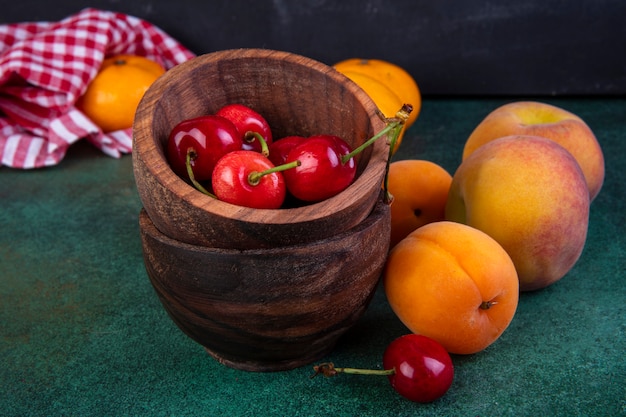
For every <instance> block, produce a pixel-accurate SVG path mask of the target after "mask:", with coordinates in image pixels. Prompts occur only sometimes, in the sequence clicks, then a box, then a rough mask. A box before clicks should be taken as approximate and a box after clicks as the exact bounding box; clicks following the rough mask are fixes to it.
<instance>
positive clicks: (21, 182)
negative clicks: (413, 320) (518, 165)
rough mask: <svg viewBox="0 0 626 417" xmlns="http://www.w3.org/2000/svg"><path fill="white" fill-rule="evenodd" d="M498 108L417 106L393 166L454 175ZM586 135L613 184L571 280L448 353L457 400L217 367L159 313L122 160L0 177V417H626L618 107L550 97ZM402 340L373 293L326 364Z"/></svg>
mask: <svg viewBox="0 0 626 417" xmlns="http://www.w3.org/2000/svg"><path fill="white" fill-rule="evenodd" d="M507 101H510V100H505V99H489V100H486V99H485V100H480V99H472V100H469V99H468V100H461V99H456V100H448V99H438V100H432V99H430V100H429V99H426V100H425V102H424V105H423V109H422V113H421V115H420V118H419V119H418V121H417V123H416V124H415V125H414V127H413V128H411V130H409V132H408V133H407V136H406V138H405V139H404V142H403V145H402V147H401V150H400V151H399V153H398V154H397V159H407V158H419V159H429V160H432V161H434V162H437V163H439V164H441V165H442V166H444V167H445V168H447V169H448V170H449V171H450V172H453V171H454V169H455V168H456V166H457V165H458V163H459V162H460V156H461V150H462V146H463V143H464V141H465V139H466V137H467V136H468V135H469V133H470V132H471V130H472V128H473V127H474V126H475V125H476V124H477V123H478V122H479V121H480V120H481V119H482V118H483V117H484V116H485V115H486V114H487V113H488V112H489V111H491V110H492V109H494V108H495V107H496V106H498V105H500V104H503V103H505V102H507ZM544 101H549V102H551V103H553V104H556V105H559V106H561V107H564V108H566V109H568V110H571V111H573V112H574V113H577V114H578V115H579V116H581V117H582V118H583V119H584V120H586V121H587V122H588V124H589V125H590V126H591V128H592V129H593V130H594V131H595V133H596V135H597V137H598V140H599V141H600V143H601V145H602V147H603V150H604V152H605V156H606V166H607V176H606V180H605V184H604V188H603V189H602V191H601V193H600V195H599V196H598V197H597V199H596V200H595V201H594V202H593V204H592V207H591V219H590V228H589V234H588V240H587V245H586V247H585V250H584V252H583V255H582V257H581V258H580V260H579V261H578V263H577V264H576V266H575V267H574V268H573V269H572V270H571V271H570V273H569V274H568V275H567V276H566V277H565V278H563V279H562V280H561V281H559V282H558V283H556V284H554V285H552V286H551V287H549V288H547V289H545V290H542V291H539V292H536V293H531V294H523V295H522V297H521V299H520V304H519V308H518V311H517V313H516V316H515V318H514V320H513V322H512V324H511V326H510V327H509V328H508V329H507V331H506V332H505V333H504V334H503V336H502V337H501V338H500V339H499V340H498V341H497V342H496V343H494V344H493V345H492V346H490V347H489V348H487V349H486V350H485V351H483V352H481V353H479V354H476V355H471V356H465V357H460V356H455V357H453V360H454V363H455V367H456V375H455V380H454V383H453V385H452V388H451V390H450V391H449V392H448V393H447V394H446V396H444V397H443V398H441V399H440V400H438V401H436V402H434V403H432V404H427V405H420V404H415V403H411V402H409V401H406V400H404V399H402V398H401V397H399V396H398V395H396V394H395V392H394V391H393V390H392V389H391V388H390V386H389V385H388V383H387V381H386V378H383V377H364V376H348V375H344V376H340V377H337V378H334V379H324V378H315V379H310V378H309V376H310V375H311V368H310V367H308V366H307V367H302V368H299V369H295V370H292V371H288V372H277V373H248V372H244V371H237V370H233V369H230V368H226V367H224V366H222V365H220V364H218V363H217V362H215V361H214V360H213V359H211V358H210V357H209V356H208V355H207V354H206V353H205V351H204V350H203V349H202V347H201V346H199V345H198V344H196V343H195V342H193V341H192V340H191V339H189V338H187V337H186V336H185V335H183V334H182V333H181V332H180V331H179V330H178V328H177V327H176V326H175V325H174V324H173V322H172V321H171V320H170V319H169V318H168V316H167V315H166V313H165V311H164V310H163V308H162V307H161V305H160V303H159V301H158V300H157V297H156V295H155V293H154V291H153V290H152V288H151V286H150V283H149V281H148V278H147V275H146V273H145V270H144V266H143V260H142V253H141V245H140V239H139V229H138V223H137V219H138V213H139V209H140V207H141V204H140V201H139V198H138V196H137V192H136V190H135V186H134V180H133V175H132V163H131V158H130V156H126V157H123V158H122V159H119V160H116V159H111V158H109V157H107V156H104V155H103V154H101V153H100V152H99V151H97V150H95V149H93V148H92V147H91V146H90V145H89V144H87V143H82V142H81V143H79V144H77V145H74V146H73V148H72V149H71V150H70V153H69V154H68V155H67V157H66V158H65V160H63V161H62V163H61V164H60V165H58V166H56V167H53V168H49V169H43V170H38V171H18V170H12V169H8V168H0V201H1V202H2V203H1V204H2V206H1V209H0V304H1V306H2V307H1V310H0V360H1V361H2V362H1V365H2V366H0V386H1V387H2V392H1V393H0V410H1V411H0V414H1V415H3V416H28V415H37V416H90V415H110V416H123V415H149V416H200V415H203V416H214V415H215V416H217V415H221V416H317V415H319V416H326V415H328V416H377V417H384V416H434V415H442V416H509V415H510V416H523V415H528V416H540V415H541V416H556V415H563V416H620V415H626V366H625V365H626V359H625V356H624V352H625V347H626V336H625V332H626V324H625V323H626V321H625V313H626V283H625V282H624V279H625V278H626V259H625V253H626V237H625V232H626V229H625V223H626V222H625V221H626V218H625V213H626V207H625V204H624V202H625V194H626V193H625V191H626V187H625V186H624V179H623V175H624V172H625V171H626V166H625V164H624V158H625V157H626V155H625V154H626V144H625V139H626V137H625V136H626V124H625V120H626V119H625V116H626V100H624V99H610V100H601V99H550V100H544ZM404 333H406V329H405V328H404V327H403V325H402V324H401V323H400V322H399V321H398V320H397V319H396V317H395V316H394V315H393V313H392V312H391V310H390V308H389V307H388V305H387V304H386V301H385V297H384V294H383V293H382V291H380V289H379V291H378V292H377V294H376V297H375V298H374V301H373V303H372V305H371V307H370V309H369V310H368V312H367V313H366V315H365V316H364V317H363V319H362V320H361V321H360V322H359V323H358V324H357V326H356V327H355V328H354V329H353V330H352V331H350V332H349V333H348V334H346V335H345V336H344V337H343V338H342V339H341V341H340V343H339V345H338V346H337V347H336V349H335V350H334V351H333V352H332V353H331V354H330V355H329V356H328V357H327V358H326V359H327V360H332V361H334V362H335V363H336V364H338V365H340V366H352V367H379V366H380V362H381V356H382V352H383V350H384V348H385V346H386V344H387V343H388V342H390V341H391V340H392V339H394V338H395V337H397V336H400V335H402V334H404Z"/></svg>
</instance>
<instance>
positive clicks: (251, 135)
mask: <svg viewBox="0 0 626 417" xmlns="http://www.w3.org/2000/svg"><path fill="white" fill-rule="evenodd" d="M243 139H244V140H245V141H246V142H248V143H252V142H254V140H255V139H256V140H258V141H259V143H260V144H261V154H262V155H263V156H268V155H269V154H270V149H269V147H268V146H267V141H266V140H265V138H264V137H263V135H261V134H260V133H259V132H255V131H253V130H249V131H247V132H246V134H245V135H243Z"/></svg>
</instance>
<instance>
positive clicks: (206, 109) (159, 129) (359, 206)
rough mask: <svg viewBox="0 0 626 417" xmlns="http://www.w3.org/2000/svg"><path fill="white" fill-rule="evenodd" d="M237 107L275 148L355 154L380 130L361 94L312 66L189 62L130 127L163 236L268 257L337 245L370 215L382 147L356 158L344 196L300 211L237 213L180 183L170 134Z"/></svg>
mask: <svg viewBox="0 0 626 417" xmlns="http://www.w3.org/2000/svg"><path fill="white" fill-rule="evenodd" d="M231 103H240V104H244V105H246V106H249V107H251V108H252V109H254V110H255V111H257V112H258V113H259V114H261V115H263V117H264V118H265V119H267V121H268V123H269V125H270V126H271V127H272V129H273V135H274V137H275V138H281V137H285V136H289V135H301V136H309V135H314V134H332V135H336V136H339V137H341V138H343V139H344V140H345V141H346V142H347V143H348V144H349V145H350V146H352V147H353V148H355V147H357V146H358V145H360V144H362V143H363V142H364V141H366V140H367V139H369V138H370V137H372V136H373V135H374V134H375V133H377V132H379V131H380V130H381V129H383V128H384V122H383V121H382V120H381V119H380V117H379V116H378V115H377V113H376V106H375V104H374V103H373V102H372V100H371V99H370V98H369V97H368V96H367V94H366V93H365V92H363V91H362V90H361V89H360V88H359V87H358V86H357V85H356V84H354V83H353V82H352V81H350V80H349V79H348V78H346V77H345V76H343V75H342V74H340V73H338V72H337V71H335V70H334V69H333V68H331V67H329V66H327V65H324V64H322V63H320V62H317V61H314V60H312V59H309V58H306V57H302V56H299V55H295V54H291V53H287V52H281V51H271V50H259V49H241V50H227V51H220V52H215V53H210V54H206V55H202V56H199V57H196V58H194V59H192V60H190V61H187V62H185V63H183V64H181V65H179V66H177V67H175V68H172V69H171V70H169V71H168V72H167V73H166V74H165V75H164V76H162V77H161V78H160V79H158V80H157V81H156V82H155V83H154V84H153V85H152V86H151V88H150V89H149V90H148V91H147V92H146V94H145V96H144V98H143V100H142V101H141V103H140V104H139V107H138V109H137V113H136V116H135V123H134V126H133V153H132V156H133V166H134V173H135V180H136V183H137V189H138V191H139V196H140V198H141V201H142V203H143V206H144V208H145V210H146V212H147V213H148V215H149V216H150V218H151V219H152V221H153V222H154V224H155V225H156V227H157V228H158V229H159V230H160V231H162V232H163V233H165V234H166V235H167V236H169V237H172V238H174V239H177V240H180V241H181V242H187V243H191V244H197V245H205V246H212V247H223V248H229V249H234V248H239V249H251V248H263V247H265V248H272V247H276V246H285V245H291V244H294V243H301V242H305V241H314V240H318V239H322V238H325V237H330V236H333V235H335V234H338V233H341V232H343V231H346V230H348V229H350V228H352V227H354V226H356V225H357V224H358V223H360V222H361V221H363V220H364V219H365V218H366V217H367V216H368V215H369V214H370V212H371V211H372V209H373V207H374V204H375V203H376V200H377V198H378V197H379V194H378V190H379V189H380V187H381V184H382V181H383V177H384V172H385V164H386V160H387V157H388V145H387V144H386V143H385V141H384V140H379V141H376V142H375V143H374V144H373V145H372V146H370V147H368V148H367V149H365V150H364V151H363V152H361V153H359V154H358V155H357V156H356V158H355V159H356V163H357V176H356V179H355V180H354V182H353V183H352V184H351V185H350V186H349V187H348V188H347V189H346V190H345V191H343V192H342V193H340V194H338V195H336V196H334V197H332V198H329V199H326V200H324V201H321V202H318V203H315V204H308V205H302V206H300V207H294V208H284V209H277V210H266V209H261V210H259V209H256V210H255V209H249V208H246V207H239V206H235V205H232V204H229V203H225V202H223V201H219V200H216V199H213V198H210V197H208V196H206V195H203V194H202V193H199V192H198V191H197V190H196V189H194V187H193V186H192V185H190V184H189V182H187V181H185V180H184V179H182V178H181V177H180V176H178V175H176V174H175V173H174V171H173V170H172V169H171V167H170V164H169V163H168V160H167V156H166V145H167V140H168V136H169V134H170V132H171V130H172V129H173V128H174V127H175V126H176V125H177V124H178V123H179V122H181V121H183V120H186V119H190V118H193V117H197V116H201V115H205V114H212V113H214V112H216V111H217V110H218V109H220V108H221V107H223V106H224V105H226V104H231ZM320 186H323V184H321V185H320Z"/></svg>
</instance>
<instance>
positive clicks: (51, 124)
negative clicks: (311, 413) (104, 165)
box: [0, 8, 194, 169]
mask: <svg viewBox="0 0 626 417" xmlns="http://www.w3.org/2000/svg"><path fill="white" fill-rule="evenodd" d="M116 54H133V55H141V56H145V57H147V58H150V59H153V60H155V61H157V62H159V63H160V64H161V65H162V66H163V67H164V68H166V69H169V68H171V67H173V66H175V65H177V64H180V63H182V62H184V61H186V60H188V59H190V58H192V57H193V56H194V54H193V53H192V52H191V51H189V50H188V49H186V48H185V47H184V46H183V45H181V44H180V43H179V42H178V41H176V40H175V39H173V38H172V37H170V36H169V35H168V34H166V33H165V32H163V31H162V30H161V29H159V28H157V27H155V26H154V25H152V24H150V23H148V22H146V21H144V20H141V19H139V18H136V17H133V16H128V15H126V14H122V13H117V12H110V11H102V10H97V9H93V8H88V9H84V10H82V11H80V12H79V13H77V14H75V15H72V16H69V17H67V18H66V19H63V20H61V21H59V22H28V23H16V24H8V25H1V26H0V157H1V158H2V165H6V166H10V167H14V168H23V169H29V168H40V167H45V166H51V165H55V164H58V163H59V162H60V161H61V160H62V159H63V157H64V156H65V154H66V151H67V149H68V148H69V146H70V145H71V144H72V143H74V142H76V141H77V140H79V139H87V140H89V141H90V142H91V143H93V144H94V145H95V146H96V147H97V148H99V149H101V150H102V151H103V152H104V153H105V154H107V155H110V156H112V157H116V158H117V157H120V156H121V155H122V154H125V153H130V152H131V149H132V144H131V139H132V129H125V130H119V131H116V132H110V133H108V134H104V133H103V132H102V131H101V130H100V129H99V128H98V127H97V126H96V125H95V124H94V123H93V122H92V121H91V120H89V119H88V118H87V117H86V116H85V114H84V113H82V112H81V111H79V110H77V109H76V107H75V106H74V105H75V103H76V100H77V99H78V98H79V97H80V96H81V95H82V94H83V93H84V92H85V89H86V88H87V85H88V84H89V83H90V82H91V80H92V79H93V78H94V77H95V76H96V74H97V73H98V70H99V68H100V65H101V63H102V61H103V60H104V58H105V57H108V56H110V55H116Z"/></svg>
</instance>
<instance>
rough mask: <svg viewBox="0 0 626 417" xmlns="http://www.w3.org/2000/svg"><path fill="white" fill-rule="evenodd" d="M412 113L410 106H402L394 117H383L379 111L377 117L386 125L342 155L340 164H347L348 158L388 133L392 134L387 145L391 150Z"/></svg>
mask: <svg viewBox="0 0 626 417" xmlns="http://www.w3.org/2000/svg"><path fill="white" fill-rule="evenodd" d="M412 111H413V106H411V105H410V104H403V105H402V107H401V108H400V110H398V111H397V112H396V115H395V116H394V117H385V116H384V115H383V114H382V113H381V112H380V111H379V112H378V116H379V117H381V118H382V119H383V121H384V122H385V123H386V126H385V127H384V128H383V129H382V130H381V131H380V132H378V133H377V134H375V135H374V136H372V137H371V138H369V139H368V140H366V141H365V142H364V143H363V144H361V145H360V146H358V147H356V148H354V149H353V150H352V152H350V153H347V154H345V155H342V157H341V163H342V164H345V163H347V162H348V161H349V160H350V158H353V157H354V156H355V155H357V154H359V153H361V152H362V151H363V149H365V148H367V147H368V146H370V145H371V144H372V143H374V142H376V141H377V140H378V139H380V138H381V137H383V136H385V135H386V134H388V133H392V136H391V138H390V140H389V143H390V144H391V145H393V146H391V149H392V150H393V148H394V146H395V141H397V138H398V135H399V134H400V131H401V130H402V126H404V124H405V123H406V121H407V120H408V118H409V114H410V113H411V112H412ZM392 142H393V143H392Z"/></svg>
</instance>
